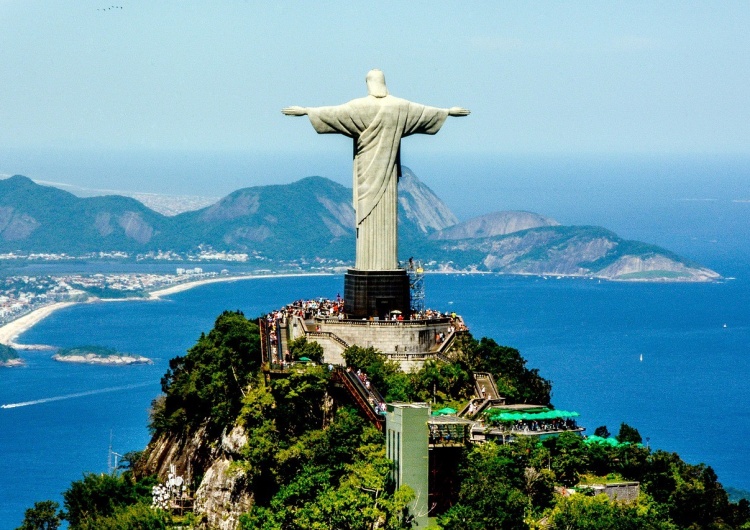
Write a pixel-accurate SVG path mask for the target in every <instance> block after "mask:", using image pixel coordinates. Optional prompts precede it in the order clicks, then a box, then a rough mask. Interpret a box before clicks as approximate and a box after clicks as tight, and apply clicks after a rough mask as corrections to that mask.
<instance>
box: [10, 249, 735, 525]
mask: <svg viewBox="0 0 750 530" xmlns="http://www.w3.org/2000/svg"><path fill="white" fill-rule="evenodd" d="M732 271H733V272H734V273H736V279H732V280H727V281H724V282H720V283H713V284H646V283H614V282H600V281H598V280H586V279H565V278H560V279H558V278H555V277H549V278H547V279H544V278H530V277H509V276H499V275H462V274H452V275H441V274H434V275H428V276H427V278H426V298H427V305H428V306H430V307H433V308H436V309H443V310H450V311H456V312H457V313H460V314H462V315H463V316H464V319H465V321H466V322H467V324H468V325H469V327H470V329H471V331H472V333H473V334H474V336H475V337H477V338H480V337H482V336H489V337H492V338H494V339H495V340H497V342H499V343H501V344H504V345H509V346H513V347H516V348H518V349H519V350H520V351H521V353H522V354H523V355H524V356H525V357H526V358H527V359H528V362H529V365H530V366H532V367H538V368H539V369H540V371H541V373H542V375H544V376H545V377H547V378H549V379H551V380H552V381H553V385H554V387H553V388H554V394H553V402H554V404H555V405H556V406H557V407H560V408H564V409H568V410H571V409H572V410H576V411H578V412H579V413H580V414H581V416H580V421H581V423H582V424H583V425H585V426H586V427H587V428H588V431H589V432H592V431H593V430H594V429H595V428H596V427H597V426H599V425H607V426H608V427H609V429H610V431H614V432H616V431H617V429H618V428H619V425H620V423H621V422H626V423H628V424H630V425H632V426H635V427H637V428H638V429H639V431H640V433H641V434H642V436H643V438H644V440H645V441H646V442H647V443H648V444H650V446H651V447H653V448H660V449H665V450H669V451H676V452H678V453H679V454H680V455H681V456H682V457H683V458H684V459H685V460H687V461H689V462H692V463H699V462H705V463H707V464H709V465H711V466H712V467H713V468H714V469H715V470H716V472H717V473H718V475H719V478H720V480H721V481H722V482H723V483H724V484H725V485H728V486H734V487H738V488H743V489H750V472H748V471H747V470H748V469H750V441H748V436H747V435H748V428H747V425H748V424H749V421H750V412H748V411H749V410H750V393H748V391H747V380H748V377H750V355H749V354H750V311H748V308H749V307H750V274H747V272H750V271H742V270H741V269H738V268H737V264H736V263H735V264H734V268H733V269H732ZM743 272H745V273H744V274H743ZM342 286H343V278H342V277H341V276H318V277H289V278H264V279H257V280H244V281H236V282H231V283H219V284H212V285H206V286H202V287H199V288H195V289H193V290H190V291H185V292H182V293H178V294H175V295H172V296H170V297H169V298H168V299H164V300H161V301H153V302H119V303H114V302H113V303H96V304H85V305H78V306H74V307H70V308H66V309H63V310H61V311H58V312H57V313H54V314H53V315H52V316H50V317H49V318H47V319H46V320H44V321H42V322H41V323H40V324H38V325H37V326H35V327H34V328H32V329H31V330H29V331H27V332H26V333H25V334H24V335H22V337H21V342H26V343H43V344H51V345H55V346H60V347H66V346H76V345H81V344H91V343H94V344H100V345H104V346H109V347H113V348H116V349H118V350H121V351H125V352H132V353H136V354H140V355H145V356H147V357H150V358H152V359H154V364H153V365H140V366H132V367H103V366H75V365H65V364H61V363H56V362H54V361H52V360H51V359H50V352H27V353H25V354H24V356H25V358H26V361H27V365H26V366H25V367H23V368H17V369H4V370H2V371H0V378H1V380H2V383H1V384H0V405H8V404H10V405H16V406H15V407H12V408H3V409H0V450H2V453H3V457H2V458H0V477H2V480H0V528H3V529H4V528H15V527H16V526H18V524H20V521H21V519H22V518H23V511H24V509H25V508H28V507H29V506H31V505H32V504H33V502H35V501H38V500H45V499H54V500H57V501H59V502H61V501H62V499H61V492H62V491H64V490H65V489H66V488H67V487H68V486H69V484H70V482H71V481H72V480H77V479H80V478H81V476H82V473H83V472H84V471H91V472H105V471H107V468H108V454H109V453H108V448H109V445H110V442H111V444H112V449H113V451H115V452H117V453H120V454H124V453H125V452H128V451H133V450H140V449H143V448H144V447H145V446H146V444H147V443H148V440H149V432H148V429H147V427H146V425H147V422H148V408H149V405H150V402H151V400H152V399H153V398H154V397H155V396H156V395H157V394H158V393H159V379H160V377H161V376H162V374H163V373H164V372H165V370H166V368H167V363H168V361H169V359H170V358H172V357H174V356H177V355H181V354H183V353H184V352H185V351H186V350H187V349H188V348H189V347H190V346H191V345H192V344H193V343H194V342H195V341H196V339H197V338H198V337H199V335H200V334H201V332H205V331H208V330H210V329H211V327H212V324H213V321H214V319H215V318H216V316H217V315H218V314H219V313H221V311H223V310H225V309H231V310H235V309H239V310H242V311H243V312H244V313H245V314H246V315H247V316H255V315H258V314H260V313H262V312H265V311H267V310H269V309H272V308H275V307H279V306H281V305H283V304H285V303H287V302H289V301H291V300H294V299H299V298H307V297H317V296H326V297H335V296H336V294H337V293H339V292H341V290H342Z"/></svg>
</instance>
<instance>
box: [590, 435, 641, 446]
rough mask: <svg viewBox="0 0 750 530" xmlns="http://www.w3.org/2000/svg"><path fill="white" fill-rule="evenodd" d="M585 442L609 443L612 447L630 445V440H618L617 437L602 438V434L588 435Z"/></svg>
mask: <svg viewBox="0 0 750 530" xmlns="http://www.w3.org/2000/svg"><path fill="white" fill-rule="evenodd" d="M583 443H585V444H602V445H609V446H611V447H622V446H623V445H630V442H618V441H617V438H602V437H601V436H597V435H595V434H592V435H590V436H587V437H586V438H585V439H584V440H583Z"/></svg>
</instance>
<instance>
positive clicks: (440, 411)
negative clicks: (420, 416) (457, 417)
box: [432, 407, 456, 416]
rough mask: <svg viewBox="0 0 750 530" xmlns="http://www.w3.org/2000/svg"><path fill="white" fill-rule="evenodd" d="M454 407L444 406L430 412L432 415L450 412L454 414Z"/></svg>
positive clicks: (443, 414) (444, 414)
mask: <svg viewBox="0 0 750 530" xmlns="http://www.w3.org/2000/svg"><path fill="white" fill-rule="evenodd" d="M455 413H456V409H452V408H450V407H445V408H442V409H440V410H436V411H435V412H433V413H432V415H433V416H449V415H450V414H455Z"/></svg>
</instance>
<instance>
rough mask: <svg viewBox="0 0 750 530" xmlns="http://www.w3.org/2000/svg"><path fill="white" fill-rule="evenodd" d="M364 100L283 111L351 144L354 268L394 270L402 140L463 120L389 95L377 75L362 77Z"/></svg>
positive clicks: (454, 112)
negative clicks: (347, 139)
mask: <svg viewBox="0 0 750 530" xmlns="http://www.w3.org/2000/svg"><path fill="white" fill-rule="evenodd" d="M366 80H367V93H368V95H367V97H364V98H359V99H354V100H352V101H350V102H348V103H344V104H343V105H337V106H333V107H286V108H284V109H283V110H282V112H283V113H284V114H286V115H287V116H304V115H307V116H308V117H309V118H310V122H311V123H312V125H313V127H314V128H315V130H316V131H317V132H318V133H320V134H325V133H328V134H331V133H338V134H343V135H345V136H348V137H349V138H352V139H353V140H354V175H353V180H354V182H353V188H354V201H353V204H354V210H355V212H356V238H357V246H356V264H355V268H356V269H358V270H361V271H387V270H394V269H397V268H398V243H397V233H398V229H397V226H398V192H397V187H398V179H399V177H400V176H401V160H400V150H401V138H404V137H405V136H409V135H411V134H417V133H421V134H435V133H436V132H438V131H439V130H440V127H441V126H442V125H443V122H445V119H446V118H447V117H448V116H467V115H468V114H469V111H468V110H466V109H463V108H460V107H452V108H450V109H439V108H436V107H428V106H426V105H420V104H418V103H412V102H411V101H407V100H405V99H400V98H396V97H393V96H391V95H389V94H388V89H387V88H386V86H385V76H384V75H383V72H381V71H380V70H370V72H368V74H367V78H366Z"/></svg>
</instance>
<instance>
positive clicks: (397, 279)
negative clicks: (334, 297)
mask: <svg viewBox="0 0 750 530" xmlns="http://www.w3.org/2000/svg"><path fill="white" fill-rule="evenodd" d="M344 308H345V311H346V314H347V317H348V318H354V319H361V318H370V317H378V319H380V320H383V319H386V318H388V316H389V315H390V314H391V313H392V312H393V311H400V312H401V313H402V314H403V315H404V318H409V314H410V311H411V296H410V291H409V276H408V275H407V274H406V271H405V270H403V269H398V270H389V271H361V270H358V269H349V272H347V273H346V274H345V275H344Z"/></svg>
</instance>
